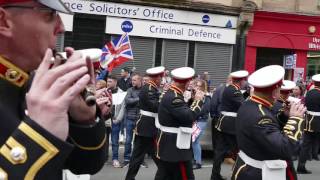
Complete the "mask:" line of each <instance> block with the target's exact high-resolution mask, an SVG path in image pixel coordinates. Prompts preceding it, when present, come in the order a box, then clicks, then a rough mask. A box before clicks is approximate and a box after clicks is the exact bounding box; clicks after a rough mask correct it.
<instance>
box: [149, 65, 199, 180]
mask: <svg viewBox="0 0 320 180" xmlns="http://www.w3.org/2000/svg"><path fill="white" fill-rule="evenodd" d="M194 74H195V71H194V70H193V69H192V68H190V67H182V68H177V69H174V70H172V72H171V76H172V79H173V84H172V85H171V87H170V88H169V90H168V91H167V92H166V93H165V94H164V95H163V97H162V98H161V100H160V105H159V111H158V116H159V119H158V122H157V127H158V128H159V131H158V135H157V147H156V157H157V158H158V160H159V163H158V171H157V173H156V177H155V180H166V179H172V180H184V179H188V180H192V179H194V174H193V170H192V159H193V153H192V150H191V147H190V145H191V133H192V124H193V122H194V121H195V119H196V117H197V115H198V114H199V113H200V111H201V107H202V104H203V98H204V92H202V91H199V90H198V91H196V93H195V98H194V101H193V103H192V105H191V107H188V104H187V103H186V102H185V101H184V97H183V92H184V91H185V90H186V88H187V87H186V86H187V84H188V82H189V81H191V79H192V78H193V76H194Z"/></svg>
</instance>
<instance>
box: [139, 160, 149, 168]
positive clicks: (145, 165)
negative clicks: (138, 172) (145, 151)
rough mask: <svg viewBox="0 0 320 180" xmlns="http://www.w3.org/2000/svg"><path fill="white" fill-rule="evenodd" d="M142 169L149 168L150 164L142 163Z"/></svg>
mask: <svg viewBox="0 0 320 180" xmlns="http://www.w3.org/2000/svg"><path fill="white" fill-rule="evenodd" d="M140 166H141V167H143V168H148V164H147V163H146V162H144V161H143V162H142V164H141V165H140Z"/></svg>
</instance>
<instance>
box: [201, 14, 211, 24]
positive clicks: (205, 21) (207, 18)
mask: <svg viewBox="0 0 320 180" xmlns="http://www.w3.org/2000/svg"><path fill="white" fill-rule="evenodd" d="M209 21H210V17H209V16H208V15H204V16H203V17H202V22H203V23H205V24H207V23H208V22H209Z"/></svg>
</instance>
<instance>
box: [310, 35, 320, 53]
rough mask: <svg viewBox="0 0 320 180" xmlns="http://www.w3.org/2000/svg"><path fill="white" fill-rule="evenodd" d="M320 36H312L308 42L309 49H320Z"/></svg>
mask: <svg viewBox="0 0 320 180" xmlns="http://www.w3.org/2000/svg"><path fill="white" fill-rule="evenodd" d="M319 43H320V38H317V37H313V38H312V42H310V43H309V46H308V47H309V49H310V50H320V44H319Z"/></svg>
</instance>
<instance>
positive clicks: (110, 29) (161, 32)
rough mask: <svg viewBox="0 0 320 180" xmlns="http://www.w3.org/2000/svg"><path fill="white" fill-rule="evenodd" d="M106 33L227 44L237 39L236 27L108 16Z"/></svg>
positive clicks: (233, 42)
mask: <svg viewBox="0 0 320 180" xmlns="http://www.w3.org/2000/svg"><path fill="white" fill-rule="evenodd" d="M106 33H107V34H123V33H129V35H130V36H143V37H153V38H164V39H178V40H187V41H202V42H215V43H225V44H235V41H236V30H235V29H227V28H216V27H208V26H197V25H187V24H178V23H168V22H157V21H147V20H138V19H128V18H117V17H107V23H106Z"/></svg>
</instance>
